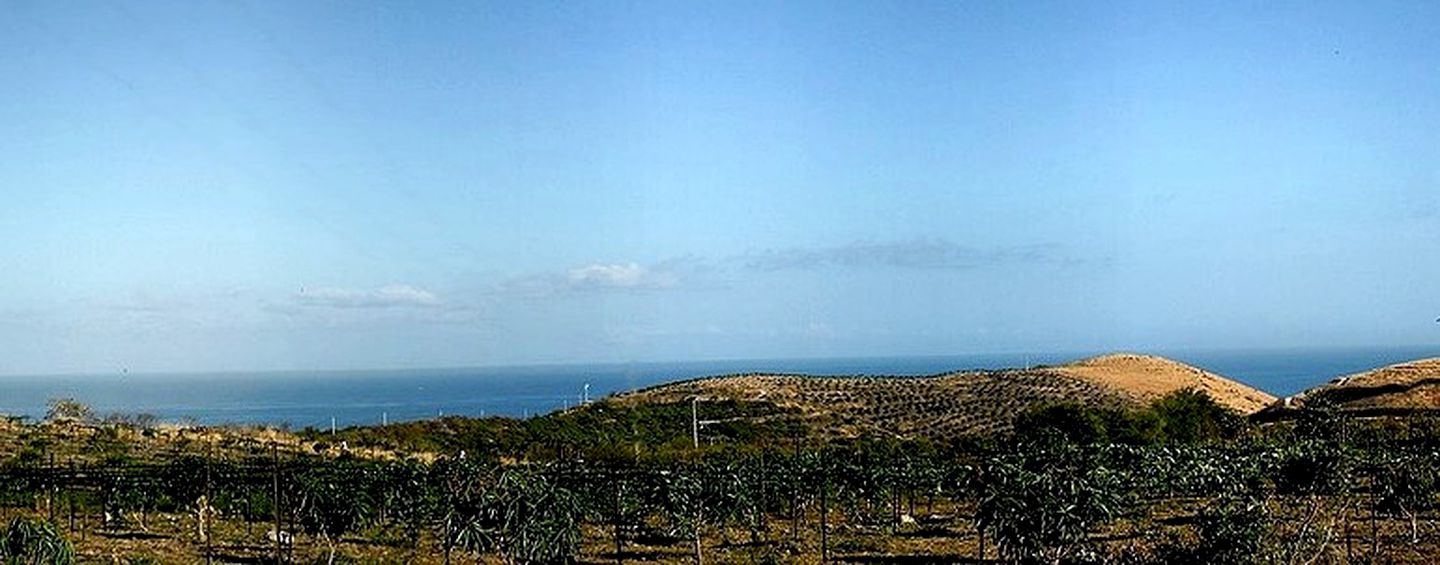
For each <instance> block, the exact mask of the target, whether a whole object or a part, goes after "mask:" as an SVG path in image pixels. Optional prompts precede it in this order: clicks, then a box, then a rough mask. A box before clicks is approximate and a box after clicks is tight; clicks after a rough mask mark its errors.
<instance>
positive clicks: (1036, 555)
mask: <svg viewBox="0 0 1440 565" xmlns="http://www.w3.org/2000/svg"><path fill="white" fill-rule="evenodd" d="M1021 449H1022V450H1023V451H1021V452H1020V453H1017V454H1012V455H1008V456H1001V457H999V458H997V459H995V460H993V461H990V462H988V463H987V464H986V465H983V466H982V467H983V468H982V469H981V471H980V475H979V477H980V479H979V480H978V481H977V484H976V485H975V486H976V487H978V491H979V492H978V495H979V512H978V513H977V516H976V518H977V520H978V521H979V527H980V528H981V530H982V531H988V532H993V534H994V536H995V541H996V545H997V546H999V549H1000V555H1001V557H1002V558H1003V559H1005V560H1007V561H1019V562H1046V563H1060V562H1063V561H1065V560H1067V559H1070V558H1072V557H1074V556H1076V555H1077V554H1078V553H1079V552H1080V550H1081V549H1082V548H1083V547H1084V544H1085V541H1086V538H1087V537H1088V535H1089V533H1090V531H1091V530H1092V529H1094V528H1096V527H1098V526H1100V525H1101V524H1104V523H1106V522H1109V521H1111V520H1112V519H1114V518H1115V517H1117V516H1118V515H1120V513H1121V512H1122V510H1123V507H1124V506H1125V503H1126V502H1127V497H1126V492H1125V489H1124V485H1123V483H1122V482H1121V480H1120V476H1119V474H1118V473H1117V472H1116V471H1115V470H1112V469H1109V468H1107V467H1106V466H1105V465H1103V464H1101V462H1100V461H1099V460H1098V458H1097V457H1096V456H1095V454H1093V453H1087V452H1086V451H1085V450H1083V449H1080V448H1078V447H1075V446H1073V445H1070V444H1065V443H1055V444H1050V445H1025V446H1021Z"/></svg>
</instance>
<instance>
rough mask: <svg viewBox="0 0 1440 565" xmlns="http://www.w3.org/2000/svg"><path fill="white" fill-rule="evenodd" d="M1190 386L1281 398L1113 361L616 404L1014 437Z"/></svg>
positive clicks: (1229, 399)
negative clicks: (1070, 410) (1086, 411)
mask: <svg viewBox="0 0 1440 565" xmlns="http://www.w3.org/2000/svg"><path fill="white" fill-rule="evenodd" d="M1184 389H1196V390H1200V391H1202V392H1205V393H1206V394H1208V395H1210V396H1211V397H1212V398H1214V399H1215V400H1216V401H1217V402H1219V403H1220V404H1222V405H1224V406H1226V407H1228V408H1232V409H1234V410H1236V411H1238V412H1240V413H1242V414H1249V413H1252V412H1255V411H1257V410H1259V409H1261V408H1263V407H1264V406H1266V405H1267V404H1270V403H1271V402H1273V401H1274V399H1275V398H1274V397H1273V396H1270V395H1268V394H1266V393H1264V392H1261V391H1259V390H1256V389H1254V388H1251V387H1248V386H1245V385H1243V384H1240V383H1237V382H1235V381H1232V380H1229V379H1226V378H1225V377H1222V376H1219V375H1216V374H1214V373H1210V372H1208V371H1204V370H1201V369H1197V368H1195V367H1191V366H1188V365H1184V364H1181V363H1177V362H1175V361H1170V360H1167V359H1163V358H1159V357H1153V356H1144V355H1107V356H1104V357H1096V358H1092V359H1086V360H1083V361H1079V362H1076V363H1072V364H1069V365H1063V366H1060V367H1044V368H1036V369H1007V370H998V371H966V372H957V373H949V374H943V375H936V376H929V377H874V376H863V377H862V376H856V377H813V376H800V375H738V376H726V377H715V378H707V379H696V380H691V381H685V382H680V383H674V384H670V385H662V386H659V387H655V388H651V389H646V390H642V391H638V392H635V393H631V394H626V395H621V396H618V397H616V398H614V399H611V402H617V403H620V404H635V403H674V402H683V401H688V400H689V399H691V398H697V397H698V398H700V399H702V400H716V399H727V400H740V401H747V402H769V403H773V404H775V405H776V406H779V407H782V408H786V409H792V410H795V411H796V412H798V413H799V414H801V418H803V419H804V420H806V421H807V422H808V423H811V424H812V427H821V428H824V429H826V431H827V433H830V434H832V435H841V436H858V435H864V434H882V435H894V436H899V437H929V438H936V439H948V438H954V437H959V436H964V435H978V434H990V433H995V432H999V431H1004V430H1007V429H1009V427H1010V425H1011V421H1012V420H1013V419H1014V417H1015V416H1016V415H1017V414H1019V413H1021V412H1022V411H1024V410H1025V409H1027V408H1029V407H1031V406H1034V405H1036V404H1046V403H1057V402H1074V403H1080V404H1085V405H1090V406H1096V407H1138V406H1144V405H1146V404H1148V403H1150V402H1151V401H1153V400H1155V399H1157V398H1160V397H1162V396H1164V395H1166V394H1169V393H1171V392H1175V391H1178V390H1184Z"/></svg>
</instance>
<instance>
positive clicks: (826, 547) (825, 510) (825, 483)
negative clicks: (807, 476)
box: [820, 465, 830, 563]
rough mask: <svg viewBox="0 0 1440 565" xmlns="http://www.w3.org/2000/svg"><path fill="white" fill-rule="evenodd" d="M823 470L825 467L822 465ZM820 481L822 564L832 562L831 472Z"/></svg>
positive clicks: (825, 471) (823, 471)
mask: <svg viewBox="0 0 1440 565" xmlns="http://www.w3.org/2000/svg"><path fill="white" fill-rule="evenodd" d="M822 468H823V465H822ZM821 473H823V475H824V478H823V479H821V481H820V562H821V563H829V562H830V472H829V470H822V471H821Z"/></svg>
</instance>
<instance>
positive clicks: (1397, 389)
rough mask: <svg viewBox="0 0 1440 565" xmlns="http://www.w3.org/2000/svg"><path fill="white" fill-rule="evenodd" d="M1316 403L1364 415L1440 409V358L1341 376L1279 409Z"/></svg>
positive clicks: (1284, 404) (1277, 405) (1279, 405)
mask: <svg viewBox="0 0 1440 565" xmlns="http://www.w3.org/2000/svg"><path fill="white" fill-rule="evenodd" d="M1317 404H1326V405H1331V406H1334V407H1336V408H1339V409H1340V410H1344V411H1349V412H1361V413H1374V414H1386V413H1405V412H1414V411H1421V410H1436V409H1440V358H1433V359H1420V360H1416V361H1409V362H1405V363H1399V364H1395V365H1390V366H1388V367H1381V368H1379V369H1374V370H1371V371H1365V372H1363V373H1356V374H1354V375H1349V376H1345V377H1340V378H1338V379H1335V380H1333V381H1330V382H1328V383H1326V384H1324V385H1321V386H1319V387H1316V388H1313V389H1310V390H1307V391H1305V392H1303V393H1300V394H1298V395H1295V396H1293V397H1290V398H1287V399H1284V400H1282V401H1280V402H1278V403H1276V405H1275V409H1276V410H1284V409H1285V408H1287V407H1288V408H1302V407H1305V406H1313V405H1317Z"/></svg>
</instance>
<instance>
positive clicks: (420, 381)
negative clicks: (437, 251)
mask: <svg viewBox="0 0 1440 565" xmlns="http://www.w3.org/2000/svg"><path fill="white" fill-rule="evenodd" d="M1156 353H1157V354H1159V355H1164V356H1167V357H1171V358H1174V359H1177V360H1180V361H1183V362H1186V363H1190V364H1192V365H1196V366H1199V367H1203V368H1205V369H1209V370H1211V371H1214V372H1217V373H1220V374H1223V375H1226V376H1229V377H1231V378H1235V379H1237V380H1240V381H1242V382H1245V383H1248V384H1250V385H1252V386H1255V387H1258V388H1260V389H1263V390H1265V391H1268V392H1270V393H1272V394H1276V395H1288V394H1293V393H1295V392H1298V391H1300V390H1303V389H1305V388H1308V387H1311V386H1314V385H1317V384H1320V383H1323V382H1325V381H1328V380H1330V379H1332V378H1334V377H1337V376H1340V375H1345V374H1350V373H1354V372H1358V371H1363V370H1366V369H1370V368H1374V367H1378V366H1382V365H1388V364H1392V363H1398V362H1401V361H1407V360H1411V359H1417V358H1422V357H1436V356H1440V346H1430V347H1405V348H1352V349H1292V350H1261V351H1235V350H1213V351H1159V352H1156ZM1092 354H1094V353H1093V352H1070V353H1032V354H1025V353H1006V354H987V355H957V356H927V357H875V358H849V359H754V360H727V361H687V362H672V363H623V364H602V365H536V366H515V367H482V368H468V369H423V370H398V371H397V370H385V371H330V372H265V373H206V374H153V375H105V376H100V375H90V376H36V377H24V376H4V377H0V413H3V414H12V415H26V416H30V417H40V416H42V415H43V414H44V412H45V404H46V401H47V400H48V399H50V398H56V397H73V398H75V399H77V400H79V401H81V402H84V403H87V404H89V405H90V406H91V407H92V408H94V410H95V411H96V412H97V413H98V414H100V415H104V414H109V413H112V412H123V413H140V412H147V413H151V414H155V415H157V416H159V417H160V418H161V419H164V420H171V421H178V420H193V421H195V422H198V423H203V424H222V423H267V424H282V423H284V424H289V425H290V426H292V427H295V428H301V427H305V426H315V427H318V428H324V427H328V426H329V425H330V423H331V419H332V418H334V420H335V422H337V423H338V424H339V425H341V426H346V425H357V424H375V423H380V422H381V420H382V419H385V420H388V421H390V422H398V421H403V420H416V419H423V418H432V417H435V416H439V415H454V414H460V415H469V416H481V415H507V416H527V415H534V414H539V413H544V412H549V411H552V410H556V409H560V408H564V407H567V406H572V405H574V404H575V403H577V402H579V401H580V400H581V398H582V395H583V394H584V387H585V385H586V384H587V383H588V384H589V390H590V396H591V398H599V397H602V396H604V395H606V394H609V393H612V392H617V391H626V390H632V389H635V388H640V387H645V386H649V385H654V384H658V383H662V382H666V381H671V380H677V379H686V378H692V377H700V376H707V375H716V374H725V373H737V372H750V371H762V372H768V371H773V372H786V373H806V374H815V375H841V374H874V375H927V374H933V373H941V372H946V371H952V370H957V369H979V368H1002V367H1019V366H1024V365H1025V364H1027V363H1029V364H1058V363H1063V362H1066V361H1069V360H1073V359H1078V358H1081V357H1086V356H1089V355H1092Z"/></svg>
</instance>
